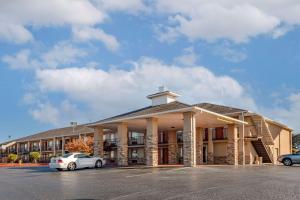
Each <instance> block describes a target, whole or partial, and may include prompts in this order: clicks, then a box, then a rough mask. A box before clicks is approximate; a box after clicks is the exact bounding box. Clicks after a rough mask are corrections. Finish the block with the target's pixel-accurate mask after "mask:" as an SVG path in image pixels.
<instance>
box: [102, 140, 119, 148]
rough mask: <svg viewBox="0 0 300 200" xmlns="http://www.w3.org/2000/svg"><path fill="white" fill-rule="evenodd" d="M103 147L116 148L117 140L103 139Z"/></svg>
mask: <svg viewBox="0 0 300 200" xmlns="http://www.w3.org/2000/svg"><path fill="white" fill-rule="evenodd" d="M104 146H110V147H113V146H117V140H116V139H105V140H104Z"/></svg>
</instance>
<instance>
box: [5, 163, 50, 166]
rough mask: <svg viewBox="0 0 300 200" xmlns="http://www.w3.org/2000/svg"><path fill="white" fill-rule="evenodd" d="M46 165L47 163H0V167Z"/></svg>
mask: <svg viewBox="0 0 300 200" xmlns="http://www.w3.org/2000/svg"><path fill="white" fill-rule="evenodd" d="M40 166H48V164H47V163H22V164H19V163H0V167H40Z"/></svg>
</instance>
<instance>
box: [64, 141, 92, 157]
mask: <svg viewBox="0 0 300 200" xmlns="http://www.w3.org/2000/svg"><path fill="white" fill-rule="evenodd" d="M93 145H94V141H93V139H92V138H86V140H84V139H78V140H73V141H71V142H68V143H67V144H66V145H65V149H66V150H67V151H69V152H82V153H88V154H92V153H93Z"/></svg>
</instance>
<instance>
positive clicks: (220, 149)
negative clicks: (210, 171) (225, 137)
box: [214, 141, 227, 164]
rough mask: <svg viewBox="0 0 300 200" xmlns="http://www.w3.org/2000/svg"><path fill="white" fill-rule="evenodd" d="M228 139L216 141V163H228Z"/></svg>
mask: <svg viewBox="0 0 300 200" xmlns="http://www.w3.org/2000/svg"><path fill="white" fill-rule="evenodd" d="M226 155H227V141H224V142H214V164H226Z"/></svg>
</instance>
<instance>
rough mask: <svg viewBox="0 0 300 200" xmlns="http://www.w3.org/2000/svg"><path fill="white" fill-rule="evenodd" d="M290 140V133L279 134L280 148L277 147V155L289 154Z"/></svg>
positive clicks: (284, 131) (282, 132) (286, 131)
mask: <svg viewBox="0 0 300 200" xmlns="http://www.w3.org/2000/svg"><path fill="white" fill-rule="evenodd" d="M291 140H292V136H291V132H290V131H288V130H284V129H283V130H281V132H280V146H279V150H280V151H279V153H280V155H283V154H289V153H291V149H292V147H291Z"/></svg>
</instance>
